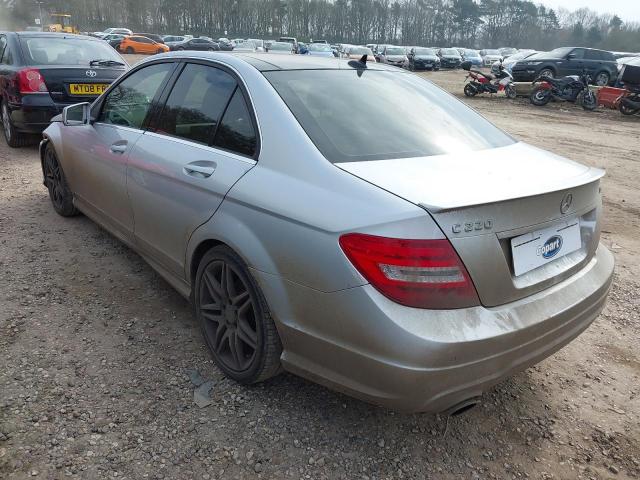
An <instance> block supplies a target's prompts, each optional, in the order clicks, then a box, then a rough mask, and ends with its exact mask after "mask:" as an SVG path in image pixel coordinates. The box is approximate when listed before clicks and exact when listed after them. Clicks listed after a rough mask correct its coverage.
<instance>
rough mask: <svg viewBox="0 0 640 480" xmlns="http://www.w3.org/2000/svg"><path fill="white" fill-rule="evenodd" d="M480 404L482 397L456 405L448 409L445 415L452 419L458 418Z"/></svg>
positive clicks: (472, 398)
mask: <svg viewBox="0 0 640 480" xmlns="http://www.w3.org/2000/svg"><path fill="white" fill-rule="evenodd" d="M479 403H480V397H471V398H468V399H466V400H463V401H462V402H459V403H456V404H455V405H454V406H452V407H450V408H448V409H447V410H446V411H445V412H444V413H445V415H448V416H450V417H457V416H458V415H462V414H463V413H464V412H466V411H469V410H471V409H472V408H473V407H475V406H476V405H478V404H479Z"/></svg>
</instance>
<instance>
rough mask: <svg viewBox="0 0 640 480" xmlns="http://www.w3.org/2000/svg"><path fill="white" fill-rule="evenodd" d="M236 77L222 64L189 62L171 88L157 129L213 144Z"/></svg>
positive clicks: (160, 131)
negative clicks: (209, 64) (217, 65)
mask: <svg viewBox="0 0 640 480" xmlns="http://www.w3.org/2000/svg"><path fill="white" fill-rule="evenodd" d="M235 87H236V81H235V80H234V78H233V77H232V76H231V75H229V74H228V73H226V72H224V71H222V70H220V69H219V68H215V67H209V66H205V65H196V64H188V65H187V66H186V67H185V69H184V70H183V71H182V73H181V74H180V78H178V81H177V82H176V84H175V86H174V87H173V89H172V90H171V94H170V95H169V98H168V99H167V102H166V104H165V107H164V110H163V112H162V115H160V118H159V120H158V133H166V134H169V135H173V136H176V137H181V138H185V139H188V140H193V141H195V142H200V143H204V144H205V145H211V143H212V142H213V138H214V135H215V131H216V128H217V127H218V122H219V121H220V117H221V116H222V113H223V112H224V109H225V107H226V105H227V103H228V102H229V99H230V98H231V95H232V94H233V91H234V89H235Z"/></svg>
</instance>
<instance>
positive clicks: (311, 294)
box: [253, 245, 614, 412]
mask: <svg viewBox="0 0 640 480" xmlns="http://www.w3.org/2000/svg"><path fill="white" fill-rule="evenodd" d="M613 268H614V259H613V256H612V255H611V253H610V252H609V251H608V250H607V249H606V248H605V247H603V246H602V245H601V246H599V248H598V250H597V252H596V255H595V256H594V258H593V259H592V260H591V261H590V262H589V263H588V264H587V265H586V266H585V267H584V268H583V269H582V270H581V271H579V272H577V273H576V274H575V275H573V276H572V277H570V278H568V279H566V280H565V281H563V282H561V283H559V284H557V285H555V286H553V287H551V288H549V289H548V290H545V291H542V292H539V293H537V294H535V295H531V296H529V297H526V298H523V299H521V300H518V301H516V302H512V303H509V304H506V305H502V306H499V307H493V308H485V307H473V308H466V309H459V310H448V311H438V310H423V309H415V308H409V307H404V306H402V305H399V304H396V303H394V302H392V301H390V300H388V299H387V298H386V297H384V296H382V295H381V294H380V293H378V291H377V290H375V289H374V288H373V287H372V286H370V285H364V286H361V287H356V288H351V289H346V290H341V291H338V292H333V293H323V292H319V291H317V290H312V289H309V288H306V287H303V286H301V285H298V284H295V283H292V282H288V281H282V279H281V277H277V276H274V275H270V274H265V273H263V272H258V271H254V272H253V273H254V275H255V277H256V278H257V279H258V281H259V283H260V285H261V286H262V288H263V291H264V293H265V296H266V298H267V300H268V303H269V305H270V307H271V310H272V313H273V316H274V318H275V319H276V321H277V326H278V331H279V333H280V336H281V339H282V342H283V347H284V351H283V355H282V363H283V366H284V368H285V369H287V370H289V371H291V372H294V373H296V374H299V375H301V376H303V377H306V378H309V379H311V380H313V381H316V382H318V383H321V384H324V385H326V386H329V387H331V388H334V389H336V390H339V391H343V392H345V393H348V394H350V395H353V396H355V397H358V398H361V399H363V400H366V401H369V402H371V403H375V404H379V405H382V406H386V407H389V408H392V409H396V410H403V411H420V412H441V411H445V410H447V409H449V408H451V407H452V406H454V405H458V404H460V403H461V402H464V401H466V400H468V399H470V398H474V397H478V396H480V395H481V394H482V392H484V391H486V390H487V389H488V388H490V387H491V386H492V385H494V384H496V383H498V382H499V381H500V380H501V379H503V378H504V377H506V376H509V375H511V374H513V373H515V372H518V371H521V370H523V369H525V368H527V367H529V366H530V365H533V364H535V363H536V362H539V361H540V360H542V359H544V358H545V357H547V356H549V355H551V354H552V353H554V352H555V351H557V350H558V349H560V348H561V347H563V346H564V345H566V344H567V343H569V342H570V341H571V340H572V339H574V338H575V337H576V336H578V335H579V334H580V333H581V332H582V331H583V330H584V329H586V328H587V327H588V326H589V325H590V324H591V322H593V320H594V319H595V318H596V317H597V316H598V314H599V313H600V311H601V310H602V308H603V306H604V303H605V300H606V296H607V293H608V290H609V287H610V284H611V280H612V275H613Z"/></svg>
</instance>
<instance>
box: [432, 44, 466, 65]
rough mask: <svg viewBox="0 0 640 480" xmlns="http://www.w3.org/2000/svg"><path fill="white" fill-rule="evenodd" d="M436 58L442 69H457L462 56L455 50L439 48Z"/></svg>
mask: <svg viewBox="0 0 640 480" xmlns="http://www.w3.org/2000/svg"><path fill="white" fill-rule="evenodd" d="M438 56H439V57H440V66H441V67H442V68H459V67H460V65H461V64H462V56H461V55H460V52H458V50H456V49H455V48H441V49H440V50H438Z"/></svg>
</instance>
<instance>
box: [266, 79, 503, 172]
mask: <svg viewBox="0 0 640 480" xmlns="http://www.w3.org/2000/svg"><path fill="white" fill-rule="evenodd" d="M264 75H265V77H266V78H267V80H268V81H269V82H270V83H271V85H273V87H274V88H275V89H276V91H277V92H278V94H279V95H280V96H281V97H282V99H283V100H284V102H285V103H286V104H287V106H288V107H289V109H290V110H291V112H292V113H293V115H294V116H295V117H296V119H297V120H298V122H300V124H301V125H302V128H304V130H305V131H306V132H307V134H308V135H309V137H310V138H311V140H312V141H313V142H314V144H315V145H316V146H317V147H318V149H319V150H320V152H322V154H323V155H324V156H325V157H326V158H327V159H328V160H329V161H331V162H333V163H341V162H357V161H366V160H383V159H391V158H407V157H429V156H433V155H443V154H448V153H459V152H473V151H476V150H483V149H487V148H494V147H501V146H505V145H509V144H511V143H514V140H513V139H512V138H511V137H509V136H508V135H507V134H506V133H504V132H502V131H501V130H499V129H498V128H497V127H495V126H494V125H492V124H491V123H489V122H488V121H487V120H485V119H484V118H483V117H481V116H480V115H479V114H478V113H476V112H475V111H474V110H472V109H471V108H469V107H467V106H466V105H465V104H464V103H462V102H461V101H459V100H456V99H455V98H454V97H453V96H451V95H449V94H448V93H446V92H445V91H444V90H441V89H440V88H438V87H436V86H435V85H433V84H432V83H430V82H428V81H426V80H424V79H422V78H420V77H419V76H416V75H412V74H409V73H402V72H389V71H379V70H371V71H362V70H358V71H356V70H351V69H349V70H288V71H282V70H281V71H271V72H264ZM371 98H374V99H375V101H374V102H372V101H368V100H366V101H363V99H371Z"/></svg>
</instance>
